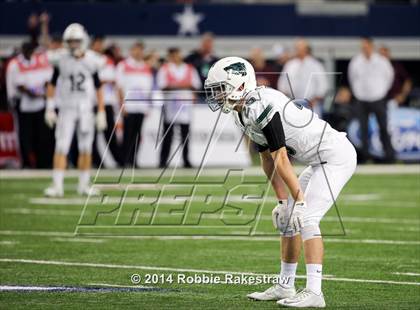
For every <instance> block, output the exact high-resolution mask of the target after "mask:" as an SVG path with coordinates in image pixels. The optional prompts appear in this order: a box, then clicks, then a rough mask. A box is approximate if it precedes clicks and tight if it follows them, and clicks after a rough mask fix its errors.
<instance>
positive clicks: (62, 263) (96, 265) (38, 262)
mask: <svg viewBox="0 0 420 310" xmlns="http://www.w3.org/2000/svg"><path fill="white" fill-rule="evenodd" d="M0 262H4V263H24V264H36V265H56V266H70V267H93V268H109V269H132V270H136V269H137V270H156V271H166V272H176V273H183V272H185V273H207V274H224V275H226V274H232V275H250V276H264V275H267V274H264V273H254V272H240V271H225V270H207V269H187V268H171V267H157V266H142V265H119V264H101V263H83V262H66V261H53V260H34V259H21V258H0ZM271 276H275V275H271ZM296 277H297V278H305V277H304V276H296ZM324 280H326V281H338V282H359V283H374V284H396V285H420V282H404V281H388V280H372V279H352V278H335V277H326V278H325V279H324Z"/></svg>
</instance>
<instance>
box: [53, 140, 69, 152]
mask: <svg viewBox="0 0 420 310" xmlns="http://www.w3.org/2000/svg"><path fill="white" fill-rule="evenodd" d="M69 148H70V143H68V142H67V141H63V140H57V141H56V142H55V153H56V154H63V155H67V153H68V152H69Z"/></svg>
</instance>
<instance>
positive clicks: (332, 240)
mask: <svg viewBox="0 0 420 310" xmlns="http://www.w3.org/2000/svg"><path fill="white" fill-rule="evenodd" d="M0 235H7V236H40V237H75V236H77V235H75V234H74V233H72V232H60V231H36V230H35V231H30V230H27V231H25V230H0ZM82 236H85V237H86V238H90V237H94V236H96V237H101V238H110V239H127V240H129V239H140V240H143V239H146V240H149V239H150V240H220V241H273V242H278V240H279V238H278V237H277V236H271V237H270V236H267V237H258V236H254V237H251V236H136V235H133V236H118V235H115V236H114V235H105V234H86V235H82ZM324 242H327V243H356V244H357V243H362V244H363V243H367V244H384V245H387V244H389V245H413V246H418V245H420V241H406V240H379V239H344V238H342V239H341V238H325V239H324Z"/></svg>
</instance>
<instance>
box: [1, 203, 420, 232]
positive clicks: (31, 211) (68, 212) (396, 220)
mask: <svg viewBox="0 0 420 310" xmlns="http://www.w3.org/2000/svg"><path fill="white" fill-rule="evenodd" d="M3 212H4V213H8V214H27V215H61V216H80V213H81V212H80V211H75V210H45V209H36V208H6V209H3ZM160 217H172V216H171V215H169V214H168V215H166V214H162V215H160ZM205 217H206V219H220V217H221V214H215V215H211V214H206V216H205ZM341 218H342V220H343V222H348V223H381V224H415V225H419V224H420V220H416V219H403V218H384V217H352V216H344V217H341ZM260 219H261V220H264V221H271V216H265V215H263V216H261V217H260ZM322 221H323V222H333V223H334V222H337V221H338V219H337V217H335V216H326V217H324V218H323V219H322ZM408 228H409V227H405V228H404V229H406V230H407V229H408ZM413 228H417V227H413ZM417 229H418V228H417ZM412 231H416V230H415V229H413V230H412Z"/></svg>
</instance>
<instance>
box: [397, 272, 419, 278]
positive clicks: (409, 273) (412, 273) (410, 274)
mask: <svg viewBox="0 0 420 310" xmlns="http://www.w3.org/2000/svg"><path fill="white" fill-rule="evenodd" d="M391 274H396V275H401V276H411V277H420V273H414V272H391Z"/></svg>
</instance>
